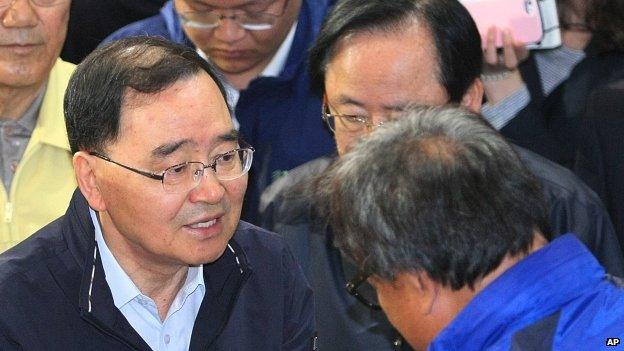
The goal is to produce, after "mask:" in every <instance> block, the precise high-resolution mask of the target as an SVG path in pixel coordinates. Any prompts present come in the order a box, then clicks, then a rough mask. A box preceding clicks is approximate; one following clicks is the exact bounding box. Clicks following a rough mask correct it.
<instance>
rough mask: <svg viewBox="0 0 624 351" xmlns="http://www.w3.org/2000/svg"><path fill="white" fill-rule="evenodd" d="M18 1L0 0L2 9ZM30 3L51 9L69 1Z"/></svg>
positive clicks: (40, 0)
mask: <svg viewBox="0 0 624 351" xmlns="http://www.w3.org/2000/svg"><path fill="white" fill-rule="evenodd" d="M16 1H19V0H0V8H3V7H8V6H11V5H13V3H15V2H16ZM29 1H30V3H31V4H34V5H37V6H39V7H51V6H55V5H59V4H62V3H66V2H68V1H69V0H29Z"/></svg>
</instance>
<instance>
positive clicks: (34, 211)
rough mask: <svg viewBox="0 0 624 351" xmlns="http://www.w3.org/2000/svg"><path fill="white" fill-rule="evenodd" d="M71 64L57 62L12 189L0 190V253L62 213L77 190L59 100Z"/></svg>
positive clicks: (71, 67) (61, 104) (71, 70)
mask: <svg viewBox="0 0 624 351" xmlns="http://www.w3.org/2000/svg"><path fill="white" fill-rule="evenodd" d="M74 68H75V66H74V65H73V64H70V63H67V62H64V61H62V60H60V59H59V60H57V62H56V64H55V65H54V67H53V68H52V71H51V72H50V76H49V79H48V85H47V88H46V92H45V96H44V98H43V102H42V105H41V109H40V111H39V116H38V118H37V124H36V125H35V129H34V130H33V133H32V136H31V138H30V141H29V142H28V145H27V146H26V151H24V155H23V156H22V159H21V161H20V163H19V165H18V167H17V169H16V171H15V175H14V177H13V181H12V182H11V189H9V190H8V194H7V189H5V187H4V186H0V252H3V251H5V250H6V249H8V248H10V247H12V246H14V245H15V244H17V243H19V242H20V241H22V240H24V239H25V238H26V237H28V236H30V235H31V234H32V233H34V232H35V231H37V230H39V229H40V228H42V227H43V226H44V225H46V224H48V223H49V222H51V221H52V220H54V219H56V218H57V217H59V216H61V215H62V214H64V213H65V210H66V209H67V205H68V204H69V200H70V198H71V195H72V193H73V191H74V189H75V188H76V178H75V175H74V169H73V166H72V154H71V151H70V149H69V142H68V139H67V132H66V129H65V120H64V118H63V97H64V95H65V88H66V87H67V83H68V81H69V77H70V76H71V74H72V72H73V71H74Z"/></svg>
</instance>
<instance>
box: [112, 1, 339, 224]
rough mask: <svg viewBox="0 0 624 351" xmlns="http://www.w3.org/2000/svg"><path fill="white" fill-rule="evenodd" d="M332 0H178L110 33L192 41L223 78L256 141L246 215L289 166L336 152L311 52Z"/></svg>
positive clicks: (248, 137) (251, 216)
mask: <svg viewBox="0 0 624 351" xmlns="http://www.w3.org/2000/svg"><path fill="white" fill-rule="evenodd" d="M333 2H334V0H234V1H232V0H227V1H226V0H172V1H169V2H167V3H166V4H165V6H164V7H163V8H162V9H161V11H160V14H159V15H157V16H154V17H151V18H148V19H145V20H143V21H139V22H136V23H133V24H130V25H128V26H126V27H124V28H122V29H120V30H119V31H117V32H116V33H113V34H112V35H111V36H110V37H109V38H107V39H106V40H105V42H107V41H111V40H115V39H118V38H122V37H128V36H137V35H150V36H161V37H164V38H167V39H169V40H172V41H174V42H177V43H182V44H185V45H189V46H191V47H194V48H195V49H196V50H197V51H198V52H199V53H200V54H201V55H202V56H204V57H205V58H207V59H208V60H209V61H210V62H211V63H212V64H213V65H214V66H215V67H216V68H217V69H218V70H219V71H220V73H221V74H222V75H223V76H224V77H225V81H226V84H225V86H226V89H227V91H228V98H229V102H230V105H231V106H233V107H234V113H233V117H234V118H235V120H236V121H237V122H235V124H236V123H240V132H241V134H242V135H243V136H244V137H245V139H246V140H247V141H248V142H249V143H250V144H251V145H253V146H254V147H255V148H256V152H255V156H256V162H254V165H253V168H252V172H251V177H250V189H249V190H248V192H247V199H246V201H245V207H244V209H243V218H244V219H248V220H252V221H255V219H256V218H255V217H256V209H257V203H258V198H259V194H260V193H261V192H262V190H263V189H264V188H265V187H266V186H267V185H269V184H270V183H271V182H273V180H275V179H277V178H279V177H280V176H282V175H284V174H286V171H288V170H290V169H292V168H294V167H296V166H298V165H300V164H303V163H305V162H307V161H309V160H312V159H314V158H317V157H320V156H323V155H327V154H330V153H332V152H333V150H334V148H335V146H334V141H333V139H332V137H331V133H329V131H328V130H327V129H326V128H325V127H324V126H323V124H322V121H320V120H319V119H318V118H317V117H318V114H319V113H320V110H321V101H320V99H319V96H318V95H316V94H314V93H313V92H311V90H310V82H309V75H308V71H307V66H306V64H305V61H306V53H307V50H308V48H309V45H310V44H311V43H312V41H313V40H314V38H315V37H316V33H317V32H318V29H319V27H320V25H321V21H322V20H323V17H324V16H325V13H326V12H327V9H328V8H329V6H330V5H331V4H332V3H333Z"/></svg>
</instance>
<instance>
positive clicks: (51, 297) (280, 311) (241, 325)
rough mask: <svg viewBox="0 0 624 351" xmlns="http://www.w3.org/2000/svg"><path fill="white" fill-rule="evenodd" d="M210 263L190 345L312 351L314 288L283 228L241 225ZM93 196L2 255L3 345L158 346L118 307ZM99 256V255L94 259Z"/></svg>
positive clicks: (33, 350) (77, 200) (33, 349)
mask: <svg viewBox="0 0 624 351" xmlns="http://www.w3.org/2000/svg"><path fill="white" fill-rule="evenodd" d="M230 245H231V246H232V248H233V249H234V251H235V252H236V253H235V254H234V253H232V252H231V251H230V250H225V252H224V254H223V255H222V256H221V257H220V258H219V259H218V260H216V261H215V262H213V263H210V264H207V265H204V281H205V282H206V294H205V296H204V300H203V302H202V304H201V307H200V310H199V313H198V315H197V318H196V319H195V324H194V327H193V333H192V337H191V344H190V345H191V346H190V350H202V351H205V350H227V351H230V350H298V351H299V350H300V351H303V350H312V345H313V338H314V307H313V297H312V291H311V289H310V287H309V285H308V284H307V282H306V280H305V278H304V276H303V273H302V271H301V268H300V267H299V265H298V264H297V263H296V262H295V260H294V258H293V255H292V254H291V252H290V251H289V250H288V249H287V248H286V245H285V244H284V242H283V240H281V239H280V238H279V237H278V236H277V235H275V234H272V233H270V232H267V231H265V230H262V229H260V228H257V227H254V226H252V225H250V224H248V223H245V222H240V224H239V226H238V229H237V230H236V233H235V234H234V237H233V239H232V240H230ZM96 252H97V251H96V250H95V232H94V229H93V222H92V221H91V217H90V215H89V211H88V206H87V202H86V200H85V199H84V197H83V196H82V194H81V193H80V191H76V192H75V193H74V196H73V198H72V200H71V202H70V205H69V209H68V210H67V213H66V214H65V215H64V216H63V217H61V218H59V219H58V220H56V221H54V222H52V223H51V224H49V225H48V226H46V227H44V228H43V229H41V230H40V231H39V232H37V233H35V234H34V235H33V236H31V237H30V238H28V239H26V240H25V241H23V242H22V243H20V244H18V245H17V246H15V247H14V248H12V249H10V250H9V251H6V252H5V253H4V254H2V255H0V311H1V313H0V350H3V351H7V350H29V351H37V350H46V351H48V350H106V351H109V350H150V348H149V346H148V345H147V344H146V343H145V342H144V341H143V339H141V337H140V336H139V334H137V333H136V331H135V330H134V329H133V328H132V326H131V325H130V324H129V323H128V322H127V320H126V319H125V318H124V316H123V314H121V312H120V311H119V310H118V309H117V308H116V307H115V305H114V302H113V298H112V295H111V292H110V289H109V287H108V284H107V283H106V278H105V277H104V271H103V267H102V263H101V260H100V259H99V255H96V254H95V253H96ZM94 256H95V258H94Z"/></svg>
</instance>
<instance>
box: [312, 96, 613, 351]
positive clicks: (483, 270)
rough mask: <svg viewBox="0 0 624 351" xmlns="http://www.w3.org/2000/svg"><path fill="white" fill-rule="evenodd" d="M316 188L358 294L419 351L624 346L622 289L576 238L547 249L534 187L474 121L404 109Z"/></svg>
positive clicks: (504, 146)
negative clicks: (616, 341)
mask: <svg viewBox="0 0 624 351" xmlns="http://www.w3.org/2000/svg"><path fill="white" fill-rule="evenodd" d="M398 164H400V165H402V167H401V168H400V170H399V169H397V168H396V165H398ZM319 184H320V185H321V186H320V188H319V189H320V192H322V193H324V196H322V197H321V201H322V202H323V203H326V202H327V201H328V202H329V204H328V205H327V209H328V211H327V214H328V215H329V216H330V218H331V220H330V222H331V223H332V228H334V234H335V241H336V243H337V245H338V246H339V247H340V248H341V250H342V251H343V252H344V253H345V254H346V255H347V256H349V257H351V258H353V260H354V262H355V263H356V265H357V266H358V267H359V268H360V269H361V275H360V278H359V279H358V282H362V281H364V280H365V279H368V281H369V282H370V283H371V284H372V285H373V286H374V288H375V290H376V293H377V297H378V301H379V303H380V304H381V307H382V308H383V310H384V311H385V312H386V314H387V316H388V318H389V319H390V321H391V322H392V324H393V325H394V326H395V327H396V328H397V329H398V330H399V331H400V332H401V334H402V335H403V336H404V337H405V338H406V340H407V341H408V342H409V343H410V345H411V346H412V347H414V349H416V350H425V349H427V350H430V351H436V350H466V351H472V350H474V351H477V350H579V351H583V350H603V349H605V345H609V344H608V340H609V338H620V337H622V335H624V289H623V288H622V287H623V285H622V281H621V280H619V279H617V278H612V277H610V276H608V275H606V273H605V270H604V268H603V267H602V266H601V265H600V264H599V263H598V261H597V260H596V259H595V258H594V257H593V256H592V254H591V253H590V252H589V250H587V248H586V247H585V246H584V245H583V244H582V243H581V242H580V241H579V240H578V239H577V238H576V237H575V236H573V235H571V234H566V235H562V236H560V237H558V238H556V239H555V240H553V241H552V242H551V243H548V241H547V239H546V238H547V237H548V236H549V235H548V230H549V229H548V224H547V223H548V215H547V213H548V212H547V210H546V204H545V203H544V201H543V192H542V189H541V188H540V186H539V183H538V182H537V181H536V180H535V178H534V176H533V175H532V174H531V173H530V172H529V171H528V169H527V168H526V167H525V166H524V164H523V163H522V161H521V159H520V158H519V157H518V155H517V154H516V152H515V151H514V148H512V147H511V146H510V145H509V144H508V143H507V142H506V141H505V140H504V139H503V137H502V136H501V135H500V134H498V133H497V132H496V131H494V129H492V128H491V127H490V126H489V125H488V124H487V123H486V122H485V121H484V120H483V119H482V118H481V117H480V116H478V115H475V114H473V113H470V112H468V111H466V110H464V109H456V108H429V109H423V108H420V109H414V110H411V111H408V112H407V114H406V115H405V116H404V117H402V118H401V119H400V120H397V121H394V122H390V123H388V124H387V125H384V126H383V127H381V128H379V129H378V130H376V131H375V132H374V133H373V134H372V135H371V136H370V137H369V138H366V139H365V140H362V142H361V143H359V144H358V145H357V146H355V147H354V148H353V149H352V150H351V151H350V152H349V153H347V154H346V155H344V156H342V157H341V158H340V160H339V161H338V162H337V163H335V164H334V165H333V166H332V167H331V169H330V170H329V171H328V172H327V173H326V175H325V178H324V179H323V180H322V181H320V183H319ZM351 288H352V289H353V291H357V289H358V286H357V285H353V286H352V287H351ZM360 297H361V298H362V299H363V297H362V296H361V295H360ZM370 303H371V304H372V302H370Z"/></svg>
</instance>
